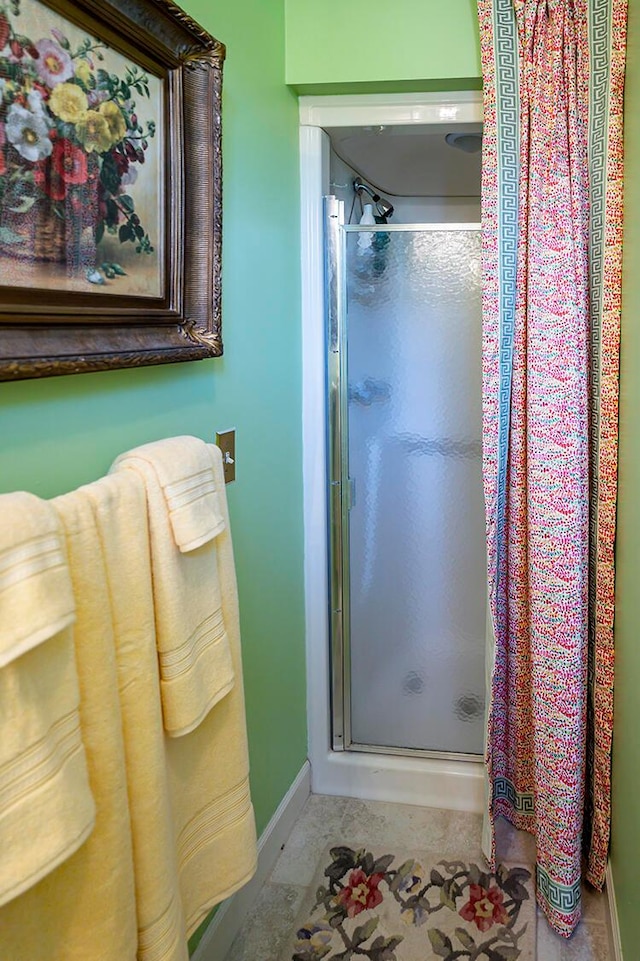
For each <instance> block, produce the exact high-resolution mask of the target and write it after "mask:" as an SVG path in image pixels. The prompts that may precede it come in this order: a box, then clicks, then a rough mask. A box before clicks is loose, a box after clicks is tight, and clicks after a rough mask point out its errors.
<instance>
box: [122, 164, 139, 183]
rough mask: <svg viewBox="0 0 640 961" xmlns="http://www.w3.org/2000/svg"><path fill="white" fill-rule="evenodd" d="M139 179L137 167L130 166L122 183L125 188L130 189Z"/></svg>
mask: <svg viewBox="0 0 640 961" xmlns="http://www.w3.org/2000/svg"><path fill="white" fill-rule="evenodd" d="M137 179H138V171H137V170H136V168H135V167H131V166H129V167H127V169H126V170H125V172H124V173H123V175H122V180H121V181H120V183H121V184H122V186H123V187H130V186H131V185H132V184H134V183H135V182H136V180H137Z"/></svg>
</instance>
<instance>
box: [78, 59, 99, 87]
mask: <svg viewBox="0 0 640 961" xmlns="http://www.w3.org/2000/svg"><path fill="white" fill-rule="evenodd" d="M76 77H77V78H78V80H79V81H80V83H82V84H84V86H85V87H94V86H95V78H94V76H93V70H92V69H91V66H90V64H89V61H88V60H79V61H78V63H77V64H76Z"/></svg>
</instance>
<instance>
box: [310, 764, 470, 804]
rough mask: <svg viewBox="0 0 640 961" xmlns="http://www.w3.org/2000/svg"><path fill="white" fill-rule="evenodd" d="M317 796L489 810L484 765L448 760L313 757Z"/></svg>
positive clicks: (313, 779) (314, 789) (314, 790)
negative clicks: (486, 799) (487, 807)
mask: <svg viewBox="0 0 640 961" xmlns="http://www.w3.org/2000/svg"><path fill="white" fill-rule="evenodd" d="M312 790H313V793H314V794H332V795H338V796H342V797H355V798H361V799H362V800H367V801H395V802H396V803H398V804H418V805H421V806H422V807H432V808H448V809H449V810H450V811H469V812H472V813H477V814H481V813H482V812H483V811H484V804H485V796H484V764H482V763H481V762H480V761H455V760H448V759H446V758H442V759H441V758H414V757H398V756H394V755H389V754H368V753H364V752H361V753H358V752H356V751H344V752H337V751H328V752H326V753H323V754H322V755H319V756H317V757H312Z"/></svg>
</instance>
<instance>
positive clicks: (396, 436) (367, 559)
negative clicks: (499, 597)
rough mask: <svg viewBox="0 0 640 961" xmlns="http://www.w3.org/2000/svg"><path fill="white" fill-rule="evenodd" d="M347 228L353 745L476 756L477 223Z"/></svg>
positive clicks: (482, 581)
mask: <svg viewBox="0 0 640 961" xmlns="http://www.w3.org/2000/svg"><path fill="white" fill-rule="evenodd" d="M342 229H343V231H344V235H343V240H344V244H345V247H344V250H343V255H344V260H343V270H344V276H343V310H344V315H345V320H344V335H343V341H342V344H343V347H342V349H343V350H344V351H345V352H346V358H345V360H346V362H345V363H344V365H343V368H342V369H343V379H346V384H345V383H343V384H342V387H341V389H342V390H343V391H344V390H346V392H347V394H346V397H345V398H344V403H343V411H344V413H345V417H346V424H345V425H344V426H343V434H344V440H343V450H344V455H343V456H346V457H347V459H348V465H347V470H348V477H349V497H350V502H349V511H348V537H346V538H345V544H346V550H347V551H348V557H347V558H345V569H346V570H347V572H348V591H349V604H348V605H346V609H347V610H349V624H348V627H347V629H346V630H345V636H346V641H347V643H346V654H347V656H348V659H349V663H348V665H347V670H346V683H345V703H346V710H347V713H348V715H349V721H350V736H349V738H348V740H349V744H350V746H352V747H354V748H357V747H358V746H359V745H362V746H365V747H367V746H368V747H370V748H375V747H376V746H377V747H389V748H392V749H393V748H400V749H418V750H429V751H444V752H450V753H461V754H480V753H482V748H483V731H484V686H485V670H484V658H485V605H486V563H485V532H484V506H483V492H482V474H481V291H480V231H479V229H477V228H476V227H474V228H473V229H469V228H467V227H466V226H464V227H455V226H454V227H443V226H438V227H437V228H436V229H433V228H432V227H423V228H415V227H407V228H402V227H396V228H395V229H392V230H389V231H386V230H383V231H378V232H368V233H364V232H363V231H362V230H360V229H357V228H352V227H343V228H342ZM345 428H346V429H345Z"/></svg>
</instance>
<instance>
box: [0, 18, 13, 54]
mask: <svg viewBox="0 0 640 961" xmlns="http://www.w3.org/2000/svg"><path fill="white" fill-rule="evenodd" d="M10 33H11V28H10V27H9V21H8V20H7V18H6V17H5V15H4V13H0V50H4V48H5V47H6V45H7V40H8V39H9V34H10Z"/></svg>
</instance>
